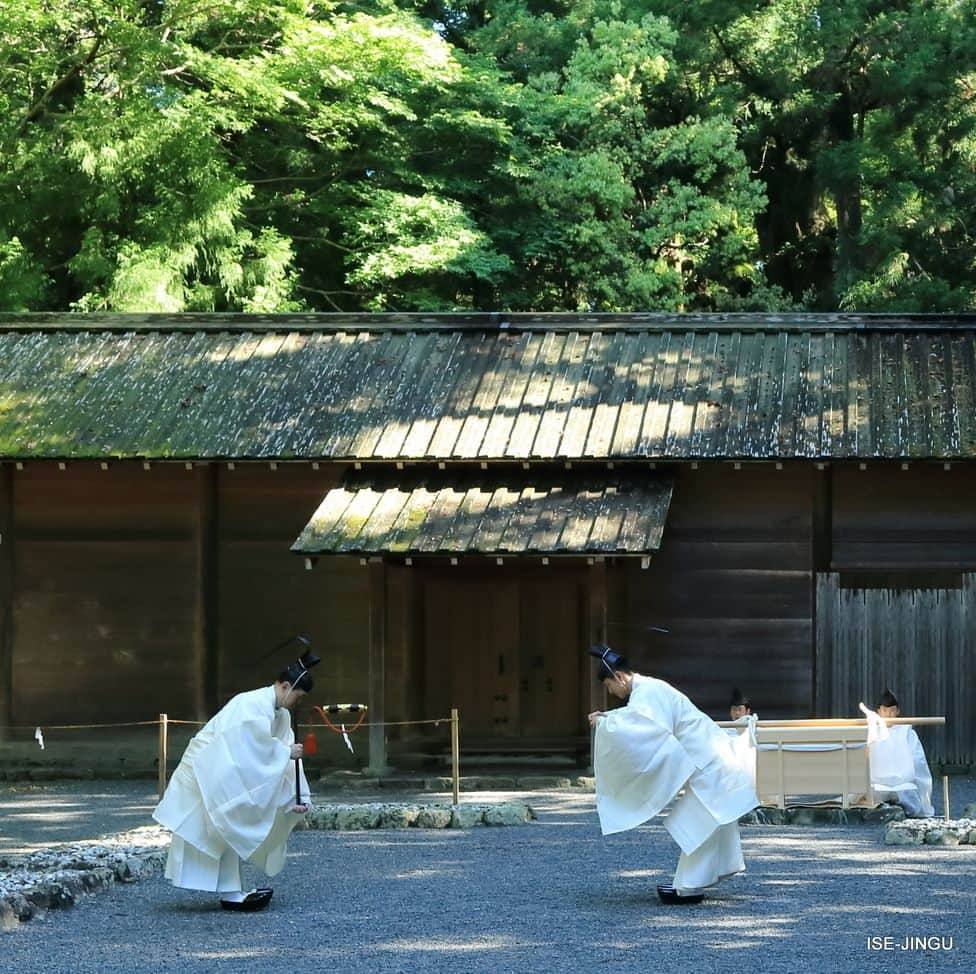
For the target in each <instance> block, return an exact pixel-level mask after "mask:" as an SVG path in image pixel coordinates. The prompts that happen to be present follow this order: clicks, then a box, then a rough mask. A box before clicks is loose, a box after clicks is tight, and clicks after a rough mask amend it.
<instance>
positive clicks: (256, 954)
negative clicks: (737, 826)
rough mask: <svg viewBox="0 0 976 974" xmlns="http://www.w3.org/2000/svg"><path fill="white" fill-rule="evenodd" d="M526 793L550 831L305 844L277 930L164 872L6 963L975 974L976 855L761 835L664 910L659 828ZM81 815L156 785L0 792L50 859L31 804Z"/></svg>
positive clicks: (7, 949)
mask: <svg viewBox="0 0 976 974" xmlns="http://www.w3.org/2000/svg"><path fill="white" fill-rule="evenodd" d="M952 783H953V794H952V804H953V810H954V811H955V812H957V813H958V812H961V810H962V808H963V805H964V804H966V803H968V802H971V801H976V782H974V781H973V779H959V778H955V779H953V782H952ZM12 792H13V794H11V793H12ZM95 795H97V796H98V797H97V798H96V797H93V796H95ZM25 796H29V797H27V798H26V799H25ZM357 797H362V798H363V799H365V797H366V796H357ZM385 797H387V798H389V797H390V796H385ZM428 797H429V796H428ZM464 797H466V798H467V797H468V796H464ZM501 797H503V796H502V795H501V794H489V793H479V794H478V795H477V796H475V795H471V796H470V798H471V800H479V801H480V800H490V799H496V798H501ZM521 797H523V798H526V799H527V800H529V801H530V802H531V804H532V805H533V807H535V808H536V810H537V811H538V812H539V821H538V822H536V823H534V824H532V825H529V826H524V827H519V828H506V829H475V830H470V831H414V830H410V831H409V832H389V831H386V832H358V833H356V832H311V831H309V832H301V833H298V834H296V835H295V836H294V838H293V840H292V843H291V845H290V849H291V852H290V855H289V862H288V866H287V868H286V870H285V872H284V873H283V874H282V875H281V876H279V877H277V878H276V880H275V883H274V885H275V887H276V892H275V898H274V901H273V902H272V905H271V908H270V909H269V910H268V911H267V912H265V913H261V914H254V915H244V914H231V913H227V912H224V911H221V910H219V909H217V908H216V904H215V897H213V896H212V895H209V894H203V893H192V892H187V891H183V890H175V889H172V888H171V887H170V886H169V885H168V884H167V883H166V882H165V881H164V880H163V879H162V878H161V877H158V876H157V877H154V878H152V879H149V880H146V881H143V882H139V883H135V884H133V885H130V886H116V887H114V888H112V889H110V890H108V891H106V892H103V893H99V894H97V895H95V896H91V897H87V898H85V899H83V900H82V901H81V902H80V903H79V905H78V906H76V907H74V908H73V909H69V910H64V911H52V912H49V913H48V914H47V915H46V916H44V917H42V918H40V919H35V920H32V921H31V922H29V923H24V924H21V925H20V926H19V927H17V928H16V929H15V930H14V931H12V932H10V933H7V934H2V935H0V967H2V968H3V970H4V971H7V970H9V971H12V972H17V974H34V972H37V974H40V972H47V974H50V972H53V974H96V972H97V974H114V972H123V971H124V972H125V974H143V972H145V974H149V972H152V974H156V972H168V971H179V972H181V974H196V972H205V971H206V972H234V974H236V972H238V971H246V972H247V974H265V972H268V974H270V972H272V971H274V972H276V974H278V972H280V971H281V970H282V969H285V968H288V967H294V968H297V969H299V970H301V971H303V972H317V971H328V972H330V974H333V972H334V974H346V972H349V974H353V972H357V974H358V972H371V974H372V972H377V974H393V972H407V974H414V972H417V974H420V972H427V971H430V972H434V971H437V972H442V971H447V972H452V974H453V972H464V974H469V972H471V974H481V972H485V974H488V972H491V974H496V972H498V974H501V972H509V971H511V972H515V971H518V972H520V974H523V972H529V974H535V972H545V974H562V972H564V971H567V972H568V971H573V972H576V971H580V972H588V971H591V970H598V971H612V972H618V971H619V972H634V974H637V972H640V974H646V972H649V971H655V970H664V969H673V970H676V971H690V970H695V971H722V972H723V974H725V972H727V971H729V970H731V969H739V968H741V969H745V970H750V969H751V970H756V971H763V972H767V971H768V972H780V971H783V972H786V971H789V972H805V971H817V972H825V974H831V972H855V974H861V972H874V971H882V972H899V974H903V972H915V971H925V972H928V971H963V970H968V971H971V970H973V968H974V966H976V847H957V848H946V849H941V848H938V849H937V848H926V849H919V848H912V847H890V846H887V847H886V846H884V845H882V843H881V833H882V830H881V828H880V827H866V826H859V827H851V828H840V827H829V828H818V829H815V828H779V827H745V828H743V830H742V835H743V846H744V849H745V855H746V863H747V866H748V874H747V875H746V876H743V877H737V878H736V879H734V880H733V881H732V882H730V883H728V884H726V885H724V886H723V887H721V888H720V889H719V891H717V892H715V893H713V894H712V895H711V896H709V898H708V899H707V900H706V902H705V903H704V904H703V905H701V906H698V907H677V908H676V907H664V906H662V905H660V904H659V903H658V902H657V898H656V895H655V892H654V886H655V884H656V883H658V882H663V881H667V880H669V879H670V876H671V870H672V869H673V865H674V862H675V858H676V854H677V853H676V848H675V846H674V845H673V843H672V842H671V840H670V838H669V837H668V835H667V833H666V832H665V831H664V829H663V828H662V827H661V826H660V825H659V824H652V825H650V826H646V827H644V828H642V829H639V830H636V831H633V832H628V833H624V834H622V835H618V836H611V837H609V838H606V839H603V838H601V837H600V834H599V828H598V825H597V819H596V813H595V811H594V806H593V796H592V795H580V794H572V793H567V792H563V793H535V794H530V795H522V796H521ZM86 798H87V800H86ZM11 799H13V800H14V803H15V807H14V809H13V814H14V816H19V817H15V818H14V819H13V822H15V823H17V824H16V825H15V826H14V827H15V828H17V829H19V830H21V831H20V836H19V838H16V839H15V837H14V836H13V834H12V832H11V821H10V815H11V806H10V802H11ZM72 802H74V803H76V805H77V807H74V809H73V815H74V817H73V819H72V821H73V823H74V826H75V827H78V828H80V827H82V825H84V826H85V827H87V828H88V829H89V830H90V829H92V828H97V827H98V826H99V825H100V824H101V822H103V821H108V822H109V823H111V824H110V825H109V828H117V827H118V824H117V823H120V822H121V823H123V824H125V825H128V824H144V823H145V821H146V807H145V806H146V805H148V806H149V807H151V805H152V789H151V784H150V783H145V782H144V783H138V782H135V783H129V784H126V783H119V782H116V783H113V784H110V785H109V784H106V785H104V786H103V785H102V784H101V783H99V784H98V786H97V787H96V788H95V789H93V788H92V783H90V782H89V783H87V790H86V783H78V784H72V785H64V786H57V787H53V786H45V787H44V788H43V789H40V790H38V791H34V792H23V791H18V790H16V787H15V786H8V787H6V788H3V789H0V811H2V812H3V813H4V814H3V830H4V832H5V833H6V839H5V841H8V842H10V843H11V844H14V843H15V842H16V843H19V844H20V845H21V846H22V847H27V846H31V845H33V846H37V845H38V844H43V842H44V841H47V840H46V838H45V837H44V835H43V833H44V830H45V828H46V826H45V822H46V823H47V825H48V826H53V823H52V822H51V820H50V819H47V820H45V819H31V815H32V812H31V808H32V807H34V808H35V811H36V812H37V813H38V814H40V813H42V812H43V811H44V810H45V809H50V808H56V807H58V803H63V805H62V807H68V808H70V807H71V803H72ZM103 803H107V804H108V806H109V807H107V808H104V807H102V806H103ZM940 805H941V801H940V802H938V803H937V806H940ZM100 809H101V810H100ZM937 810H941V809H940V808H937ZM130 814H131V815H132V816H133V818H134V819H135V821H132V822H131V823H130V822H129V821H127V820H126V819H127V816H128V815H130ZM25 829H26V830H27V831H24V830H25ZM103 831H104V830H103ZM88 834H89V837H90V836H91V835H92V834H95V833H92V832H91V831H89V833H88ZM78 837H81V836H80V834H75V835H65V834H64V833H63V832H62V833H59V834H58V835H57V837H56V838H57V840H58V841H64V840H66V839H68V838H78ZM260 878H261V877H260V876H258V875H253V876H252V879H253V880H254V881H257V880H259V879H260ZM871 937H877V938H884V937H890V938H892V941H891V947H890V949H872V948H871V945H870V944H869V938H871ZM911 937H919V938H923V937H924V938H941V939H937V941H936V943H937V945H939V946H942V945H944V946H945V947H946V948H948V947H949V945H950V939H949V938H951V949H928V950H922V949H902V948H903V946H905V944H906V941H905V938H911ZM880 944H881V945H882V946H883V942H880ZM908 946H909V947H914V945H911V944H909V945H908Z"/></svg>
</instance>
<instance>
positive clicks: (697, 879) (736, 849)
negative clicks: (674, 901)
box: [671, 822, 746, 894]
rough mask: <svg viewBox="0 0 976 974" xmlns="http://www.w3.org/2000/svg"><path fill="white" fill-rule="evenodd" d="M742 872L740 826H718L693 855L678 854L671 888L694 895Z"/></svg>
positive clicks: (731, 823) (736, 823)
mask: <svg viewBox="0 0 976 974" xmlns="http://www.w3.org/2000/svg"><path fill="white" fill-rule="evenodd" d="M745 868H746V864H745V860H744V859H743V858H742V842H741V840H740V838H739V823H738V822H730V823H729V824H728V825H720V826H719V827H718V828H717V829H716V830H715V831H714V832H713V833H712V834H711V835H710V836H709V837H708V838H707V839H706V840H705V841H704V842H703V843H702V844H701V845H700V846H699V847H698V848H697V849H695V851H694V852H692V853H690V854H688V853H685V852H682V853H681V855H680V856H679V857H678V868H677V869H676V870H675V873H674V881H673V882H672V884H671V885H672V886H674V888H675V889H676V890H677V891H678V893H681V894H686V893H696V892H698V891H699V890H703V889H706V888H707V887H709V886H714V885H715V884H716V883H717V882H720V881H721V880H723V879H726V878H728V877H729V876H734V875H735V874H736V873H741V872H742V871H743V870H744V869H745Z"/></svg>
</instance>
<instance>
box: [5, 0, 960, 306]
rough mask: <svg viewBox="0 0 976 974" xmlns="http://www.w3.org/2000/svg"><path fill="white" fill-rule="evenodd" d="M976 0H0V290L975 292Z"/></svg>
mask: <svg viewBox="0 0 976 974" xmlns="http://www.w3.org/2000/svg"><path fill="white" fill-rule="evenodd" d="M974 3H976V0H961V2H960V0H885V2H875V0H831V2H829V3H815V2H810V0H695V2H688V0H649V2H640V3H637V2H628V0H540V2H525V0H496V2H459V3H440V2H434V0H412V2H411V0H400V2H394V0H377V2H373V3H308V2H305V0H172V2H171V0H72V2H71V3H65V2H63V0H0V143H2V145H0V310H5V311H24V310H31V311H45V310H77V311H97V310H112V311H144V312H149V311H162V312H180V311H201V310H203V311H207V310H215V311H252V312H271V311H297V310H322V311H335V310H342V311H356V310H368V311H416V310H422V311H423V310H452V309H461V310H464V309H478V310H491V309H504V310H535V311H613V310H623V311H640V310H652V311H654V310H687V311H692V310H718V311H724V310H771V311H775V310H789V309H796V310H806V309H809V310H818V309H845V310H860V311H902V312H910V311H942V312H944V311H954V310H959V311H964V310H973V309H974V306H976V247H974V234H976V133H974V123H976V11H974Z"/></svg>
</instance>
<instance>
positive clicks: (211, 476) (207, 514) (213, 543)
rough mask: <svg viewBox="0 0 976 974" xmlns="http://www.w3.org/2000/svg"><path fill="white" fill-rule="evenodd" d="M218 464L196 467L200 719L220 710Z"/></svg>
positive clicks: (197, 698) (196, 651)
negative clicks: (218, 701) (218, 698)
mask: <svg viewBox="0 0 976 974" xmlns="http://www.w3.org/2000/svg"><path fill="white" fill-rule="evenodd" d="M218 477H219V465H218V464H216V463H213V464H210V465H208V466H205V467H198V468H197V525H196V553H197V557H196V572H197V578H196V591H197V596H196V602H197V607H196V620H195V626H194V629H195V632H194V640H193V641H194V667H195V671H196V673H195V676H196V690H195V698H194V707H195V709H196V718H197V720H206V719H208V718H209V717H210V716H212V715H213V714H215V713H216V712H217V709H218V708H217V688H218V680H219V675H220V674H219V672H218V664H219V656H218V648H219V647H218V638H219V632H218V628H217V625H218V619H219V612H218V605H217V599H218V589H217V584H218V565H217V538H218V531H217V517H218V513H219V512H218V503H217V489H218Z"/></svg>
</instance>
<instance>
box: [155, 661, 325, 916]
mask: <svg viewBox="0 0 976 974" xmlns="http://www.w3.org/2000/svg"><path fill="white" fill-rule="evenodd" d="M319 661H320V660H319V658H318V657H317V656H314V655H312V653H311V650H307V651H306V652H305V653H304V654H303V655H302V657H301V659H299V660H297V661H296V662H294V663H292V664H291V665H290V666H288V667H286V668H285V669H284V670H283V671H282V672H281V673H279V674H278V678H277V679H276V680H275V682H274V683H272V684H271V685H270V686H265V687H261V688H260V689H258V690H250V691H248V692H246V693H239V694H238V695H237V696H236V697H233V698H232V699H231V700H230V701H228V703H227V704H226V705H225V706H224V707H223V709H222V710H220V711H219V712H218V713H217V714H216V716H214V717H213V718H211V720H210V721H209V722H208V723H207V724H206V726H204V727H203V728H202V729H201V730H200V731H199V732H198V733H197V734H196V735H195V736H194V737H193V739H192V740H191V741H190V743H189V744H188V745H187V748H186V751H185V752H184V754H183V758H182V760H181V761H180V763H179V765H178V766H177V768H176V770H175V771H174V772H173V777H172V778H171V779H170V782H169V785H168V787H167V788H166V792H165V794H164V795H163V798H162V800H161V801H160V803H159V805H157V806H156V810H155V811H154V812H153V818H154V819H156V821H157V822H159V823H160V824H161V825H163V826H165V827H166V828H168V829H169V830H170V831H171V832H172V833H173V837H172V842H171V844H170V848H169V855H168V857H167V860H166V873H165V875H166V878H167V879H168V880H170V882H172V883H173V885H174V886H180V887H183V888H184V889H199V890H209V891H211V892H215V893H218V894H220V905H221V907H222V908H223V909H225V910H238V911H246V912H253V911H256V910H262V909H264V908H265V907H266V906H267V905H268V903H270V901H271V895H272V890H271V889H270V888H269V887H262V888H260V889H252V890H250V891H249V892H246V893H245V892H244V891H243V889H242V883H241V860H244V861H246V862H249V863H251V864H252V865H254V866H257V867H258V868H259V869H261V870H262V871H263V872H265V873H267V875H269V876H274V875H276V874H277V873H279V872H280V871H281V869H282V868H283V867H284V864H285V847H286V844H287V841H288V837H289V835H290V834H291V831H292V829H293V828H294V827H295V826H296V825H297V824H298V822H299V821H301V816H302V815H304V814H305V812H307V811H308V806H309V787H308V781H307V780H306V778H305V773H304V771H303V770H302V768H301V766H300V758H301V757H302V746H301V745H300V744H296V743H295V735H294V732H293V731H292V726H291V713H290V711H291V709H292V708H294V706H295V705H296V703H297V702H298V701H299V700H300V699H301V698H302V697H303V696H304V695H305V694H306V693H308V691H310V690H311V689H312V677H311V675H310V673H309V670H310V669H311V668H312V667H313V666H315V664H316V663H318V662H319Z"/></svg>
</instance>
